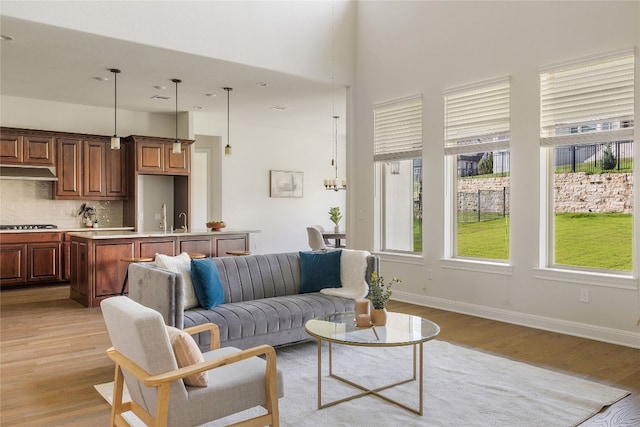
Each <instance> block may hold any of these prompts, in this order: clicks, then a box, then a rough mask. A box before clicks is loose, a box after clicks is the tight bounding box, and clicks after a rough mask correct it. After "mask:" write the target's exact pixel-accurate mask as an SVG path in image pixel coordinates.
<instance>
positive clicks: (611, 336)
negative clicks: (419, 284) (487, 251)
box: [393, 291, 640, 348]
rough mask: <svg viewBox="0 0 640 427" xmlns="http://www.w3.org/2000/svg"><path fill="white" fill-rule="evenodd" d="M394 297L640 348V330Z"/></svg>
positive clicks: (398, 293)
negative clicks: (634, 330) (638, 331)
mask: <svg viewBox="0 0 640 427" xmlns="http://www.w3.org/2000/svg"><path fill="white" fill-rule="evenodd" d="M393 299H394V300H396V301H401V302H407V303H410V304H416V305H422V306H426V307H433V308H439V309H442V310H447V311H453V312H456V313H463V314H468V315H471V316H476V317H482V318H486V319H492V320H498V321H501V322H506V323H513V324H515V325H520V326H527V327H530V328H535V329H542V330H545V331H551V332H558V333H561V334H566V335H573V336H577V337H582V338H589V339H592V340H596V341H603V342H608V343H611V344H617V345H624V346H626V347H633V348H640V333H637V332H630V331H621V330H619V329H612V328H605V327H602V326H595V325H589V324H586V323H578V322H571V321H567V320H561V319H554V318H551V317H543V316H536V315H533V314H527V313H519V312H516V311H509V310H504V309H500V308H493V307H486V306H482V305H477V304H469V303H465V302H459V301H452V300H446V299H442V298H434V297H429V296H424V295H416V294H412V293H409V292H402V291H394V292H393Z"/></svg>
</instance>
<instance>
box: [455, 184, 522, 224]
mask: <svg viewBox="0 0 640 427" xmlns="http://www.w3.org/2000/svg"><path fill="white" fill-rule="evenodd" d="M509 205H510V202H509V191H508V188H507V187H503V188H502V190H478V191H475V192H462V191H460V192H458V223H467V222H480V221H489V220H492V219H496V218H503V217H506V216H507V215H509Z"/></svg>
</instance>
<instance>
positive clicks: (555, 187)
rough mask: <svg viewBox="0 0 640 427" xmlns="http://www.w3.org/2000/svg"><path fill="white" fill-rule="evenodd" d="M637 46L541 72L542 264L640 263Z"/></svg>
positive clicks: (619, 268) (612, 267) (609, 267)
mask: <svg viewBox="0 0 640 427" xmlns="http://www.w3.org/2000/svg"><path fill="white" fill-rule="evenodd" d="M633 96H634V54H633V52H632V51H623V52H616V53H613V54H610V55H604V56H600V57H592V58H588V59H584V60H580V61H574V62H571V63H567V64H563V65H558V66H555V67H552V68H549V69H547V70H543V71H542V72H541V73H540V144H541V150H542V158H543V159H544V160H545V162H544V164H543V167H544V168H543V177H544V179H545V181H546V182H545V184H546V185H544V190H545V191H546V194H547V197H546V200H545V201H544V203H543V204H542V206H543V209H544V212H543V213H542V217H543V218H544V220H543V227H542V232H543V240H544V241H545V242H546V245H545V247H544V250H543V251H542V260H541V265H545V266H549V267H562V268H567V269H578V270H587V271H590V270H594V271H609V272H616V273H621V274H627V273H629V272H631V271H632V270H633V150H634V148H633V114H634V100H633Z"/></svg>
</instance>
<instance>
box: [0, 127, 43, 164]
mask: <svg viewBox="0 0 640 427" xmlns="http://www.w3.org/2000/svg"><path fill="white" fill-rule="evenodd" d="M0 164H6V165H20V166H49V167H51V166H55V150H54V138H53V135H52V134H51V133H47V132H41V133H28V132H25V131H20V130H10V129H8V128H3V129H2V131H1V132H0Z"/></svg>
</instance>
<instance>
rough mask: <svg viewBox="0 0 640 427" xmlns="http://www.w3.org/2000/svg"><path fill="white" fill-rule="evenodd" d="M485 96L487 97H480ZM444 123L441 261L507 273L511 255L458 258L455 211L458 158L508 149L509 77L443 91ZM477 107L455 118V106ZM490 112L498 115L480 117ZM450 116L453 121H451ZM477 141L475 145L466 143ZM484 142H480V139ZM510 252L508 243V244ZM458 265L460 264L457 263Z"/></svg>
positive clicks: (456, 210) (457, 113)
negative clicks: (483, 118)
mask: <svg viewBox="0 0 640 427" xmlns="http://www.w3.org/2000/svg"><path fill="white" fill-rule="evenodd" d="M483 94H485V95H486V97H483V96H482V95H483ZM443 97H444V108H445V122H444V132H445V141H444V145H445V147H444V154H445V155H444V162H445V189H444V191H445V216H444V217H445V239H444V245H445V247H444V259H443V261H447V263H448V264H449V265H450V266H452V265H455V264H456V263H460V262H462V263H465V264H467V265H468V267H464V268H469V267H470V268H471V269H473V270H486V269H488V270H487V271H491V272H501V273H505V274H510V272H511V270H510V268H507V267H508V266H509V265H510V262H511V255H509V259H507V260H505V261H501V260H493V259H481V258H471V257H460V256H458V255H457V241H458V239H457V233H458V221H457V215H458V209H457V181H458V176H457V175H458V174H457V156H458V155H459V154H464V153H477V152H481V151H497V150H509V149H510V148H509V147H510V132H511V130H510V121H511V79H510V77H509V76H506V77H500V78H496V79H491V80H485V81H481V82H476V83H472V84H468V85H464V86H458V87H454V88H450V89H447V90H445V91H444V92H443ZM478 97H483V98H486V99H484V101H486V102H482V101H483V100H482V99H481V100H480V102H478V105H479V108H475V107H473V106H472V107H471V108H470V111H471V113H470V114H468V115H467V117H466V118H464V120H460V119H458V117H460V115H461V112H462V114H464V110H465V108H464V107H462V108H458V107H457V106H456V105H453V103H456V104H460V103H463V104H465V103H466V104H473V103H476V102H475V98H478ZM490 110H493V111H498V113H499V114H492V115H491V116H490V117H489V118H488V119H487V120H482V119H481V117H482V116H484V115H485V113H486V112H488V111H490ZM452 115H454V116H455V119H452ZM473 139H477V142H468V141H470V140H473ZM483 139H484V140H485V141H482V140H483ZM509 252H511V244H510V243H509ZM458 265H459V264H458Z"/></svg>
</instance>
